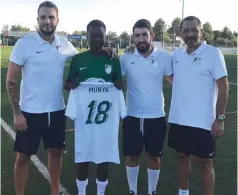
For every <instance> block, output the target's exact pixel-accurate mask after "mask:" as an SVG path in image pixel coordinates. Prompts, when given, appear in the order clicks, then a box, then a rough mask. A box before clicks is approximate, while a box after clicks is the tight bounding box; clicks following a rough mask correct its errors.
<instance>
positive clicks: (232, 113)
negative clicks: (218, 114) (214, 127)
mask: <svg viewBox="0 0 238 195" xmlns="http://www.w3.org/2000/svg"><path fill="white" fill-rule="evenodd" d="M235 113H237V111H233V112H226V114H235Z"/></svg>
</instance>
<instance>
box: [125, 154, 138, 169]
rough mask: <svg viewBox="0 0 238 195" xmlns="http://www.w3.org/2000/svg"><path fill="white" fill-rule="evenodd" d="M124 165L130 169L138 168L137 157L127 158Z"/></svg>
mask: <svg viewBox="0 0 238 195" xmlns="http://www.w3.org/2000/svg"><path fill="white" fill-rule="evenodd" d="M126 164H127V165H128V166H131V167H135V166H138V164H139V156H127V157H126Z"/></svg>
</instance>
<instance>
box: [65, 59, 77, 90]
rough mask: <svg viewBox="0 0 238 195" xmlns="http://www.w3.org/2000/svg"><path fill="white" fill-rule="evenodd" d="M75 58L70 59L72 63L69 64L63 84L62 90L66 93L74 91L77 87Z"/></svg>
mask: <svg viewBox="0 0 238 195" xmlns="http://www.w3.org/2000/svg"><path fill="white" fill-rule="evenodd" d="M75 58H76V56H74V57H73V58H72V61H71V63H70V68H69V72H68V75H67V78H66V80H65V83H64V88H65V89H66V90H67V91H70V90H71V89H75V88H76V87H77V86H78V76H79V75H78V68H77V63H76V60H75Z"/></svg>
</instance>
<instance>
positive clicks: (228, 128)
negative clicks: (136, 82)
mask: <svg viewBox="0 0 238 195" xmlns="http://www.w3.org/2000/svg"><path fill="white" fill-rule="evenodd" d="M11 49H12V48H10V47H9V48H4V49H2V50H1V52H2V53H1V57H2V58H1V81H2V82H1V87H2V88H1V94H2V97H1V111H2V118H3V119H4V120H5V121H6V122H7V123H8V124H9V125H10V126H11V127H13V117H12V111H11V105H10V103H9V100H8V97H7V93H6V89H5V79H6V72H7V65H8V61H9V55H10V52H11ZM122 52H123V51H121V53H122ZM225 60H226V63H227V69H228V73H229V81H230V82H232V83H236V82H237V56H236V55H226V56H225ZM67 71H68V67H66V70H65V72H67ZM64 95H65V100H66V101H67V97H68V93H67V92H65V94H64ZM164 96H165V101H166V102H165V104H166V108H165V110H166V113H168V107H169V104H170V97H171V86H169V85H168V84H167V83H166V82H165V83H164ZM236 103H237V86H236V85H230V94H229V103H228V107H227V111H228V112H232V111H236V110H237V104H236ZM70 128H72V122H71V121H69V120H68V121H67V129H70ZM1 130H2V131H1V136H2V142H1V146H2V194H4V195H14V183H13V166H14V160H15V154H14V153H13V151H12V148H13V140H12V139H11V138H10V136H9V135H8V134H7V133H6V132H5V131H3V129H1ZM66 135H67V148H66V152H65V153H64V157H63V170H62V179H61V183H62V184H63V185H64V187H65V188H66V189H67V190H68V191H69V192H70V194H72V195H73V194H77V189H76V185H75V166H74V132H67V134H66ZM120 137H121V136H120ZM236 144H237V114H236V113H235V114H229V115H227V120H226V123H225V136H224V137H223V138H221V139H219V140H218V142H217V156H216V158H215V159H214V165H215V170H216V188H215V195H235V194H236V192H237V187H236V186H237V153H236V148H237V147H236V146H237V145H236ZM166 145H167V142H165V154H164V156H163V159H162V167H161V175H160V180H159V185H158V191H159V193H160V195H175V194H176V192H177V185H178V184H177V177H176V158H175V155H174V154H175V153H174V152H173V151H172V150H171V149H169V148H168V147H167V146H166ZM37 155H38V157H39V158H40V160H41V161H42V162H43V163H44V164H45V165H47V153H46V151H45V150H44V149H43V147H41V148H40V150H39V151H38V153H37ZM146 159H147V156H146V155H145V154H143V155H142V157H141V168H140V173H139V181H138V189H139V192H140V195H143V194H147V172H146ZM124 167H125V164H124V157H123V155H122V154H121V164H120V165H111V171H110V179H109V186H108V189H107V194H112V195H123V194H127V189H128V185H127V180H126V173H125V168H124ZM29 176H30V177H29V179H28V184H27V189H26V194H34V195H42V194H49V192H50V188H49V184H48V183H47V181H46V180H45V179H44V178H43V176H42V175H41V174H40V173H39V172H38V170H37V169H36V168H35V167H34V166H33V165H32V164H31V165H30V167H29ZM87 189H88V194H89V195H93V194H96V184H95V166H94V165H92V166H91V168H90V178H89V185H88V188H87ZM190 189H191V194H192V195H201V193H202V192H201V180H200V174H199V170H198V168H197V166H196V162H195V161H193V164H192V175H191V185H190Z"/></svg>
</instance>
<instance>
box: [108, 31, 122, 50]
mask: <svg viewBox="0 0 238 195" xmlns="http://www.w3.org/2000/svg"><path fill="white" fill-rule="evenodd" d="M106 41H107V44H108V45H110V46H111V47H116V46H117V45H118V44H119V42H120V39H119V37H118V35H117V33H116V32H110V31H109V32H108V33H107V36H106Z"/></svg>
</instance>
